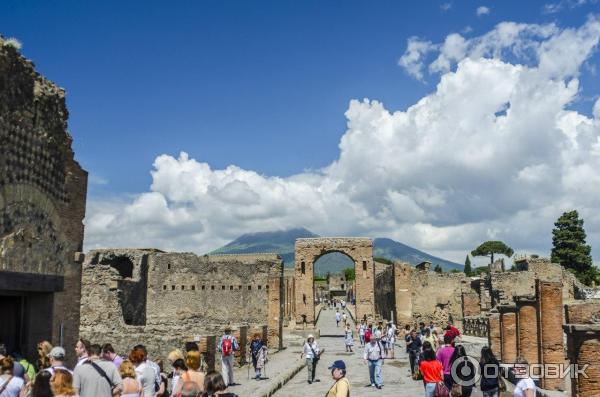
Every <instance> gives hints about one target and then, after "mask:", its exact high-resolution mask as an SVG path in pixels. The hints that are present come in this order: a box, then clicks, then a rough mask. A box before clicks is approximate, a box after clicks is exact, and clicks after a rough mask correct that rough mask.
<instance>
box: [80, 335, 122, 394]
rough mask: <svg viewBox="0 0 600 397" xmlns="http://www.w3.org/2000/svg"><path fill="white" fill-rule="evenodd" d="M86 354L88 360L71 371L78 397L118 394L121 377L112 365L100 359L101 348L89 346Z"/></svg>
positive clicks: (120, 386)
mask: <svg viewBox="0 0 600 397" xmlns="http://www.w3.org/2000/svg"><path fill="white" fill-rule="evenodd" d="M88 343H89V342H88ZM87 352H88V353H89V358H87V359H86V360H85V361H83V362H81V363H80V364H79V365H78V366H77V367H76V368H75V371H73V387H74V388H75V389H77V391H78V392H79V397H111V396H112V395H113V394H116V393H118V392H120V391H121V390H122V383H123V381H122V379H121V375H119V372H118V371H117V369H116V368H115V366H114V365H113V363H111V362H110V361H104V360H101V359H100V353H101V352H102V347H101V346H100V345H90V347H89V349H88V350H87Z"/></svg>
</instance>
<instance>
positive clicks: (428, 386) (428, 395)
mask: <svg viewBox="0 0 600 397" xmlns="http://www.w3.org/2000/svg"><path fill="white" fill-rule="evenodd" d="M436 384H437V383H425V397H433V395H434V393H435V385H436Z"/></svg>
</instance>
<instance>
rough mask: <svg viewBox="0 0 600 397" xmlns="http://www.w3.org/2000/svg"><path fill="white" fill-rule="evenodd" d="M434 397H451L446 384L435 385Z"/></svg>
mask: <svg viewBox="0 0 600 397" xmlns="http://www.w3.org/2000/svg"><path fill="white" fill-rule="evenodd" d="M433 396H434V397H449V396H450V392H448V388H447V387H446V385H445V384H444V382H438V383H437V384H436V385H435V391H434V392H433Z"/></svg>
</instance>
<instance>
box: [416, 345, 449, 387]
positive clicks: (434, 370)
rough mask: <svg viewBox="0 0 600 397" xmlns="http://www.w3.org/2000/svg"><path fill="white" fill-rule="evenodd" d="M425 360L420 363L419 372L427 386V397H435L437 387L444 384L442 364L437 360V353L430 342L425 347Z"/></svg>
mask: <svg viewBox="0 0 600 397" xmlns="http://www.w3.org/2000/svg"><path fill="white" fill-rule="evenodd" d="M422 357H423V359H422V360H421V361H420V362H419V371H421V375H422V376H423V383H424V384H425V397H433V396H434V392H435V386H436V385H437V384H438V383H439V382H443V380H444V378H443V368H442V363H441V362H440V361H438V360H437V359H436V358H435V351H434V350H433V348H432V347H431V345H430V344H429V343H428V342H425V345H424V346H423V355H422Z"/></svg>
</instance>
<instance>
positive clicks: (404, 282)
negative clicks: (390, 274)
mask: <svg viewBox="0 0 600 397" xmlns="http://www.w3.org/2000/svg"><path fill="white" fill-rule="evenodd" d="M393 269H394V299H395V315H396V323H397V324H398V325H403V324H408V323H412V287H411V280H412V277H411V274H412V267H411V266H410V265H409V264H408V263H401V262H394V265H393Z"/></svg>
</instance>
